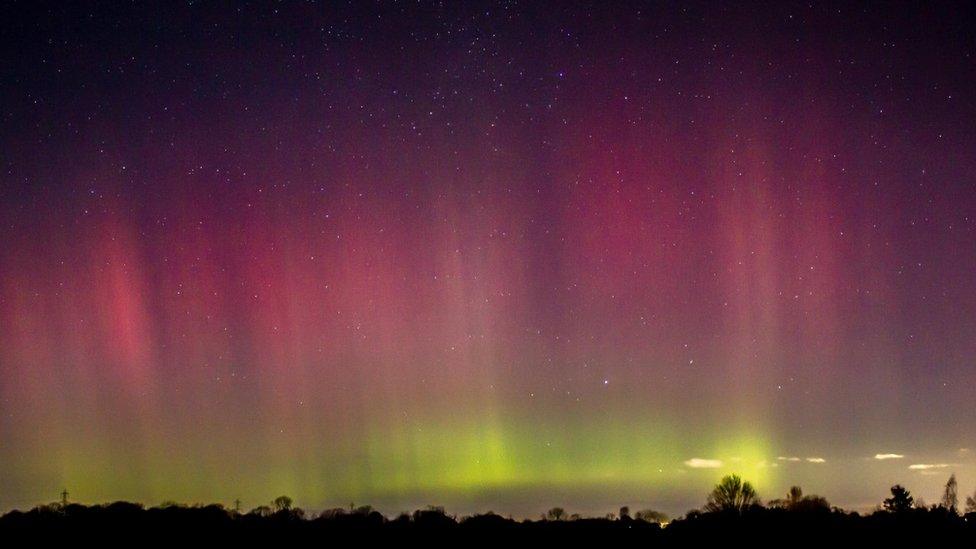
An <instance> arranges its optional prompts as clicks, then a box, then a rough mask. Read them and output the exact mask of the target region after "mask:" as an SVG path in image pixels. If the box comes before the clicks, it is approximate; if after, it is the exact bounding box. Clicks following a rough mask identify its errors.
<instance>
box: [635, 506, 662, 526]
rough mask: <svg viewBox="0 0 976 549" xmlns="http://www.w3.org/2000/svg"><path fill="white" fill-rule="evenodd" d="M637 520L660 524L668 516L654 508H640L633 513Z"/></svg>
mask: <svg viewBox="0 0 976 549" xmlns="http://www.w3.org/2000/svg"><path fill="white" fill-rule="evenodd" d="M634 516H635V517H636V518H637V520H642V521H644V522H656V523H658V524H662V523H665V522H667V521H668V516H667V515H666V514H664V513H662V512H660V511H655V510H654V509H642V510H640V511H637V514H636V515H634Z"/></svg>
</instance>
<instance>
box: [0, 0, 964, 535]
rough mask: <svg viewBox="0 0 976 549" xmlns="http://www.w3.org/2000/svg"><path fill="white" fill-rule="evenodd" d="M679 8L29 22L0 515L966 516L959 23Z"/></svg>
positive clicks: (174, 15) (4, 377)
mask: <svg viewBox="0 0 976 549" xmlns="http://www.w3.org/2000/svg"><path fill="white" fill-rule="evenodd" d="M692 8H694V9H691V8H689V9H688V10H684V11H680V13H671V12H670V11H669V10H649V9H648V8H646V7H642V6H638V5H633V6H631V5H629V3H623V4H618V5H615V6H612V7H592V8H586V9H584V8H583V7H580V6H575V7H571V6H563V7H559V8H553V9H551V10H546V11H545V13H542V12H540V11H538V10H539V9H538V8H534V7H531V6H523V7H521V8H520V10H521V11H522V12H523V13H521V15H522V17H518V18H509V17H507V15H505V13H504V10H501V9H496V8H494V7H490V8H488V9H485V10H480V9H472V8H467V7H463V6H460V5H459V6H454V7H446V8H445V7H439V8H436V9H435V8H430V9H429V10H420V11H418V12H415V13H414V12H410V13H401V11H400V10H401V8H400V7H399V6H388V7H385V8H375V7H368V6H360V7H332V8H329V9H324V10H322V11H317V9H316V8H311V7H304V6H303V7H298V6H292V7H290V8H289V9H282V10H280V11H279V12H278V13H265V10H263V8H259V7H247V8H242V14H241V15H240V17H239V18H236V19H235V21H236V22H234V23H233V24H231V23H227V24H226V25H221V24H216V25H208V24H205V23H204V22H205V21H210V22H211V23H212V22H215V21H216V22H226V21H225V17H224V14H221V13H219V10H217V8H215V7H212V6H202V7H197V6H194V7H189V8H175V7H174V8H171V9H170V8H168V9H165V10H161V12H160V13H156V14H152V15H149V14H146V13H141V12H129V9H128V8H120V9H121V10H123V11H126V12H127V13H125V14H115V13H98V14H97V17H87V16H85V17H82V18H80V19H79V18H78V17H77V16H78V14H74V13H72V12H71V8H57V9H55V10H54V12H53V13H35V12H33V11H31V10H30V9H28V8H26V7H22V9H23V11H25V13H24V14H23V15H22V17H17V18H13V20H17V21H23V22H24V25H23V26H22V27H11V29H9V31H8V34H6V35H5V37H4V38H3V40H5V42H4V44H5V46H6V47H5V49H4V50H3V52H4V53H3V60H4V61H5V62H7V63H6V65H7V66H9V71H8V72H9V78H4V79H3V80H4V82H3V83H0V105H2V106H3V107H2V110H3V112H2V115H3V117H4V120H3V124H2V129H0V146H2V148H0V150H2V153H0V161H2V165H3V171H2V173H0V243H2V246H0V510H6V509H8V508H11V507H26V506H30V505H33V504H35V503H37V502H38V500H44V499H45V498H46V499H52V498H53V497H54V496H55V495H56V494H57V493H58V492H59V491H60V490H61V488H62V487H65V486H66V487H68V489H69V490H70V492H71V494H72V496H73V497H75V498H77V499H78V500H81V501H86V502H93V501H104V500H110V499H132V500H138V501H143V502H147V503H150V504H154V503H159V502H161V501H163V500H178V501H187V502H203V501H222V502H225V503H228V502H230V501H233V500H234V499H236V498H240V499H242V500H243V501H244V504H245V505H246V506H255V505H258V504H262V503H264V502H266V501H268V500H270V499H271V498H272V497H274V496H277V495H279V494H281V493H287V494H289V495H291V496H293V497H294V498H295V499H296V502H297V503H298V504H300V505H302V506H305V507H309V508H312V509H320V508H323V507H326V506H337V505H341V506H345V505H347V504H348V503H349V502H350V501H353V502H356V503H372V504H374V505H376V506H378V507H379V508H380V509H382V510H383V511H386V512H391V513H392V512H398V511H401V510H404V509H408V508H411V507H418V506H422V505H425V504H428V503H430V504H444V505H447V506H448V507H449V508H451V509H452V510H456V511H458V512H468V511H475V510H486V509H489V508H491V509H494V510H496V511H499V512H503V513H513V514H516V515H525V516H535V515H536V514H537V513H538V512H540V511H542V510H544V509H545V508H547V507H549V506H552V505H557V504H558V505H563V506H565V507H567V508H568V509H572V510H574V511H575V510H580V511H585V512H593V513H603V512H606V511H609V510H614V509H616V507H617V506H619V505H622V504H629V505H631V506H632V507H634V508H637V507H655V508H663V509H664V510H666V511H669V512H672V513H680V512H683V511H685V510H686V509H688V508H690V507H692V506H695V505H699V504H700V503H701V501H702V499H703V497H704V494H705V491H706V490H707V489H708V486H709V485H710V484H711V483H712V482H714V481H715V480H716V479H717V478H719V477H720V476H721V475H722V474H724V473H727V472H733V471H735V472H740V473H742V474H743V475H745V476H746V477H747V478H749V479H751V480H753V481H754V482H756V483H757V485H758V487H759V489H760V492H761V495H762V496H763V497H766V498H771V497H776V496H778V495H779V494H780V493H781V492H783V491H784V490H785V489H786V487H787V486H788V485H789V484H791V483H801V484H802V485H803V487H804V489H805V490H806V491H808V492H811V493H812V492H816V493H821V494H823V495H825V496H827V497H828V498H830V499H831V501H832V502H833V503H836V504H840V505H851V506H864V505H872V504H873V503H876V502H877V501H880V497H881V495H882V494H883V492H884V490H885V489H886V488H887V486H888V485H890V484H891V483H893V482H903V483H905V484H907V485H909V487H910V488H912V489H913V490H915V491H917V492H920V493H921V494H922V495H924V496H925V497H926V498H927V499H930V500H932V499H934V497H933V496H934V494H935V490H936V489H937V486H938V484H939V483H940V482H942V481H943V480H944V479H942V478H941V477H938V476H935V475H923V474H922V473H920V472H918V471H919V470H909V469H908V465H909V464H911V463H945V464H952V466H953V467H952V468H953V470H954V471H955V472H956V473H957V476H958V478H959V480H960V485H961V486H962V487H963V488H965V487H966V486H967V483H970V484H971V483H972V482H973V481H976V467H974V464H976V461H974V459H976V458H974V454H973V452H974V451H976V449H973V448H972V444H973V443H972V441H971V440H970V439H971V435H972V433H971V428H970V427H969V426H971V425H972V424H973V422H974V420H976V411H974V409H973V408H972V407H971V406H970V403H969V401H970V399H971V395H970V392H971V391H970V390H969V388H970V387H971V386H972V385H973V383H976V377H974V370H973V368H972V363H973V359H974V358H976V343H974V342H976V322H974V320H973V319H974V318H976V314H974V313H976V297H974V296H976V279H974V277H973V276H972V273H973V272H976V239H974V238H973V223H974V221H973V220H974V219H976V198H974V197H976V194H974V193H973V175H972V174H973V173H976V160H974V155H973V151H974V150H976V142H974V135H973V132H972V131H971V127H970V126H971V124H970V123H969V122H968V121H969V120H973V119H976V112H974V110H976V108H974V105H976V103H974V101H973V95H972V93H973V91H972V90H973V89H976V88H974V87H973V86H972V85H971V84H972V79H973V70H972V66H971V63H970V62H969V60H970V58H971V52H972V49H973V48H972V39H971V33H969V34H967V33H966V32H964V31H965V29H964V28H963V27H962V26H961V25H963V22H965V21H966V18H965V17H956V16H954V14H953V13H949V12H951V11H952V10H951V9H950V8H948V7H946V8H944V9H942V8H940V9H935V8H931V9H928V8H927V11H926V10H923V12H922V13H904V14H881V13H870V12H856V11H848V8H846V7H839V8H837V9H828V8H824V9H820V8H810V7H795V6H782V7H780V6H777V7H775V8H771V9H770V10H769V13H764V14H759V15H758V16H757V15H756V14H750V13H747V12H745V11H741V8H737V7H733V6H726V7H702V6H692ZM38 9H40V8H38ZM377 10H379V11H378V12H377ZM41 11H43V10H41ZM123 15H124V20H125V21H126V24H125V25H123V27H124V29H125V30H123V31H121V32H116V31H110V30H109V29H115V28H119V26H118V25H114V23H115V22H117V20H121V19H119V18H122V17H123ZM790 16H793V17H790ZM64 21H71V22H72V24H70V25H67V24H59V22H62V23H63V22H64ZM262 21H264V22H262ZM916 21H921V22H924V23H926V25H922V27H919V25H917V24H916V23H915V22H916ZM910 22H911V23H910ZM323 29H327V30H326V31H323ZM825 29H827V30H829V32H827V30H825ZM865 29H867V30H865ZM926 29H927V30H926ZM177 30H181V31H182V32H181V33H178V35H179V36H182V37H184V38H183V39H181V40H179V43H174V42H173V40H171V37H172V36H175V35H176V34H173V33H174V32H176V31H177ZM286 30H287V32H286ZM448 30H450V32H448ZM834 31H836V32H834ZM837 36H850V37H853V38H850V39H849V40H837V39H836V37H837ZM703 37H704V38H703ZM241 43H248V44H253V47H249V48H247V51H243V50H242V48H241V47H240V44H241ZM909 43H911V44H916V47H913V48H910V49H909V48H905V47H901V46H900V45H901V44H909ZM891 44H894V46H891ZM164 45H165V46H166V47H163V46H164ZM967 449H968V451H966V450H967ZM877 453H897V454H903V455H905V456H906V457H905V458H904V460H886V461H881V460H875V459H874V458H873V456H874V455H875V454H877ZM810 458H816V459H813V460H812V461H811V460H810ZM821 460H822V462H821Z"/></svg>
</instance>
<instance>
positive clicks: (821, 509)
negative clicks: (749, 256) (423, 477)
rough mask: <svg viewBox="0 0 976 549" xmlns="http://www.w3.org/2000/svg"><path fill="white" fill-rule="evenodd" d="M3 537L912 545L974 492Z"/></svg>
mask: <svg viewBox="0 0 976 549" xmlns="http://www.w3.org/2000/svg"><path fill="white" fill-rule="evenodd" d="M7 533H17V534H20V535H24V534H26V535H33V536H36V537H38V538H39V539H41V538H51V536H65V537H69V538H74V537H79V538H84V537H88V536H93V535H106V534H115V535H120V536H136V537H138V536H146V535H153V536H155V537H157V538H166V537H167V536H177V535H183V536H197V537H199V536H204V537H213V538H214V539H215V540H218V539H219V540H224V541H227V540H230V539H237V540H241V541H242V542H246V541H251V540H254V539H261V538H266V539H268V540H274V539H278V538H281V537H287V538H289V539H296V540H298V539H303V540H312V539H316V538H318V537H322V536H324V537H330V536H331V537H333V538H335V537H345V536H372V537H386V538H391V539H395V538H398V537H412V536H417V535H431V534H434V533H439V534H443V535H445V536H454V537H456V538H457V539H458V540H464V539H467V537H468V536H472V535H477V536H479V537H480V536H489V537H490V536H517V537H520V538H532V539H539V540H540V541H541V540H544V539H566V540H572V541H580V540H585V539H591V540H594V541H598V540H604V541H606V540H614V541H621V542H625V541H628V540H630V541H634V542H635V543H636V542H638V541H641V540H644V541H647V540H656V541H657V542H658V543H659V544H660V545H668V544H669V543H671V542H675V543H692V542H706V541H708V542H710V541H715V540H719V538H721V537H722V536H725V535H736V536H751V537H753V538H755V539H757V540H760V539H767V538H768V539H771V540H772V539H776V538H777V537H778V536H796V535H798V534H801V533H802V534H803V535H804V536H805V539H806V540H808V541H810V540H820V541H823V542H830V541H833V540H837V539H844V540H847V541H851V540H855V541H863V542H865V543H879V542H881V541H885V542H890V543H892V544H894V545H895V546H897V545H900V544H902V543H905V542H907V541H908V540H914V541H918V542H923V541H924V542H927V543H931V542H933V541H934V540H942V541H946V542H949V541H965V542H969V543H971V542H974V541H976V494H974V496H972V497H967V498H966V501H965V507H964V509H963V511H962V512H960V510H959V501H958V484H957V482H956V478H955V475H952V476H951V477H950V478H949V480H948V481H947V482H946V485H945V489H944V490H943V493H942V496H941V498H940V501H939V502H938V503H936V504H934V505H926V504H925V503H924V502H922V501H921V500H920V499H919V498H915V497H914V496H913V495H912V494H911V492H910V491H909V490H908V489H906V488H905V487H903V486H901V485H895V486H892V487H891V496H890V497H888V498H886V499H885V500H884V501H882V502H881V503H880V505H879V506H878V508H877V509H876V510H875V511H873V512H871V513H866V514H860V513H857V512H849V511H845V510H843V509H840V508H838V507H834V506H831V505H830V503H829V502H828V501H827V500H826V498H823V497H821V496H818V495H808V494H804V492H803V490H802V489H801V488H800V487H799V486H793V487H791V488H790V489H789V490H788V491H787V493H786V494H785V495H784V497H782V498H776V499H772V500H770V501H769V502H768V503H765V504H764V503H763V502H762V500H761V499H760V498H759V495H758V493H757V492H756V490H755V488H754V487H753V486H752V484H751V483H749V482H748V481H745V480H743V479H742V478H740V477H739V476H737V475H729V476H726V477H724V478H723V479H722V480H721V481H720V482H719V483H718V484H716V485H715V487H714V488H713V489H712V490H711V492H710V493H709V494H708V495H707V498H706V502H705V505H704V506H703V507H701V508H700V509H695V510H692V511H689V512H688V513H687V514H686V515H685V516H683V517H680V518H678V519H675V520H669V517H668V516H667V515H666V514H664V513H661V512H659V511H656V510H653V509H642V510H639V511H636V512H633V513H632V512H631V510H630V509H629V508H628V507H621V508H620V509H619V510H618V512H617V513H609V514H607V515H605V516H603V517H584V516H580V515H578V514H571V513H568V512H567V511H566V510H565V509H564V508H562V507H553V508H551V509H549V510H548V511H547V512H546V513H545V514H544V515H542V516H541V517H539V519H537V520H531V519H526V520H515V519H513V518H511V517H503V516H500V515H498V514H496V513H493V512H488V513H484V514H477V515H471V516H465V517H458V516H455V515H450V514H448V513H447V512H446V511H445V509H444V508H443V507H438V506H428V507H426V508H424V509H419V510H416V511H414V512H412V513H402V514H400V515H399V516H396V517H386V516H385V515H383V514H381V513H380V512H378V511H377V510H375V509H373V508H372V507H370V506H369V505H364V506H358V507H357V506H355V505H352V504H350V506H349V507H348V508H332V509H326V510H325V511H322V512H320V513H318V514H317V515H314V516H309V514H308V513H306V512H305V511H304V510H303V509H301V508H299V507H296V506H295V505H294V502H293V500H292V499H291V498H290V497H288V496H279V497H277V498H275V499H274V500H272V501H271V502H269V503H268V504H266V505H260V506H258V507H255V508H254V509H252V510H250V511H247V512H244V511H242V510H241V509H240V502H235V505H234V506H233V508H226V507H224V506H223V505H220V504H210V505H194V506H187V505H182V504H178V503H175V502H166V503H164V504H162V505H159V506H156V507H151V508H146V507H144V506H143V505H140V504H136V503H129V502H115V503H110V504H105V505H93V506H86V505H81V504H78V503H72V502H70V501H69V500H68V493H67V491H65V492H63V493H62V498H61V501H59V502H57V503H51V504H47V505H40V506H37V507H35V508H34V509H31V510H29V511H26V512H25V511H11V512H9V513H7V514H5V515H3V516H2V517H0V539H3V536H4V535H5V534H7Z"/></svg>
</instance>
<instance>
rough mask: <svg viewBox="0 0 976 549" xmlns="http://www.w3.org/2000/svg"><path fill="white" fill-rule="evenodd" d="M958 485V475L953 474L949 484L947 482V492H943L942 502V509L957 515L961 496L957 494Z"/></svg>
mask: <svg viewBox="0 0 976 549" xmlns="http://www.w3.org/2000/svg"><path fill="white" fill-rule="evenodd" d="M957 489H958V485H957V484H956V474H955V473H953V474H952V475H951V476H950V477H949V480H948V482H946V485H945V490H944V491H943V492H942V502H941V507H942V508H944V509H946V510H948V511H950V512H953V513H955V512H956V508H957V507H959V495H958V493H957Z"/></svg>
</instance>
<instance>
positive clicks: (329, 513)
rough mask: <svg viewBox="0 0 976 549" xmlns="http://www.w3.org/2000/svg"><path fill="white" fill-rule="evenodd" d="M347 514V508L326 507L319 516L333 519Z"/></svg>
mask: <svg viewBox="0 0 976 549" xmlns="http://www.w3.org/2000/svg"><path fill="white" fill-rule="evenodd" d="M345 514H346V510H345V509H343V508H342V507H334V508H332V509H326V510H324V511H322V512H321V513H319V518H323V519H326V520H332V519H336V518H339V517H341V516H343V515H345Z"/></svg>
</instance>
